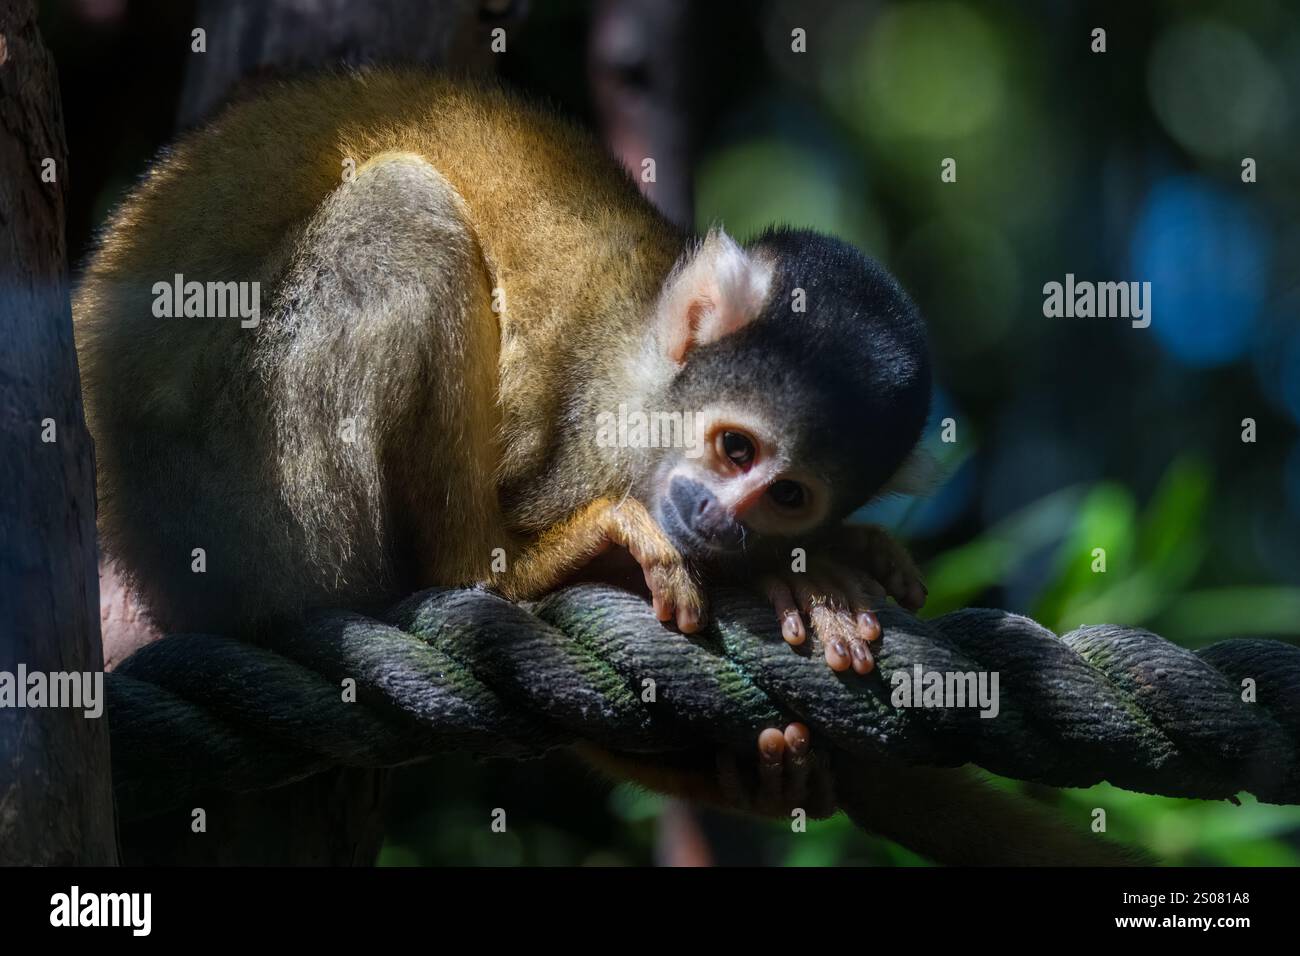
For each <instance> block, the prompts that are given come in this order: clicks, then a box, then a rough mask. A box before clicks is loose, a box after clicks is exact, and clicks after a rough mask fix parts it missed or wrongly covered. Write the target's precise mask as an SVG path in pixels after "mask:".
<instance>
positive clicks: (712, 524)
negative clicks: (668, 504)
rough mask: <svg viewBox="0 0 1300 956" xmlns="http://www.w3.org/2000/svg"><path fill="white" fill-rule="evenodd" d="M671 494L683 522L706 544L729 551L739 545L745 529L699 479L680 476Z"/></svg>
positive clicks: (671, 489)
mask: <svg viewBox="0 0 1300 956" xmlns="http://www.w3.org/2000/svg"><path fill="white" fill-rule="evenodd" d="M668 497H669V500H671V501H672V505H673V509H674V510H675V511H676V512H677V517H678V518H679V519H680V521H681V523H682V524H683V525H685V527H686V529H687V530H688V531H690V532H691V534H692V535H693V536H694V537H696V538H698V539H699V540H700V541H701V542H702V543H703V544H705V545H708V546H709V547H712V548H718V549H721V550H726V551H731V550H734V549H735V548H738V547H740V542H741V541H742V540H743V538H744V528H742V527H741V524H740V522H739V521H737V520H736V519H735V518H734V517H732V515H731V514H730V513H729V512H728V511H727V509H726V508H724V507H723V505H722V502H720V501H718V499H717V497H716V496H715V495H714V494H713V492H712V491H710V490H709V489H708V488H707V487H705V486H704V485H702V484H700V482H698V481H693V480H692V479H690V478H683V477H682V476H680V475H678V476H677V477H676V478H674V479H673V480H672V484H671V485H670V486H669V488H668Z"/></svg>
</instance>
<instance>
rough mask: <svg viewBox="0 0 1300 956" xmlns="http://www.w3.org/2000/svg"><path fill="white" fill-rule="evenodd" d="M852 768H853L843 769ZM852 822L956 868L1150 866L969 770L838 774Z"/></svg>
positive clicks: (893, 767) (854, 766) (902, 768)
mask: <svg viewBox="0 0 1300 956" xmlns="http://www.w3.org/2000/svg"><path fill="white" fill-rule="evenodd" d="M841 763H842V764H848V761H841ZM835 787H836V794H837V796H838V798H839V803H840V807H841V809H843V810H844V812H845V813H847V814H848V816H849V818H850V819H851V820H853V822H854V823H857V824H858V825H859V826H861V827H864V828H865V829H867V830H870V831H872V832H874V833H877V834H879V835H880V836H883V837H885V838H887V839H890V840H893V841H894V842H896V843H899V844H901V845H903V846H905V847H907V848H908V849H910V850H913V851H915V852H917V853H920V854H921V855H923V856H926V857H929V858H930V859H932V860H934V861H935V862H937V863H943V864H948V865H951V866H1143V865H1150V864H1151V863H1152V862H1153V861H1152V860H1150V859H1148V858H1147V857H1146V856H1145V855H1144V854H1142V853H1141V852H1140V851H1138V850H1134V849H1131V848H1128V847H1123V846H1120V845H1119V844H1117V843H1114V842H1112V841H1110V840H1109V839H1107V838H1106V837H1104V836H1102V835H1101V834H1098V833H1094V832H1092V830H1091V829H1090V828H1088V827H1072V826H1070V825H1069V823H1068V821H1066V820H1064V819H1063V818H1061V817H1060V816H1059V815H1057V814H1054V813H1052V812H1051V811H1049V810H1047V809H1046V808H1044V807H1041V806H1038V805H1037V804H1035V803H1033V802H1032V801H1030V800H1029V799H1028V798H1025V797H1021V796H1018V795H1017V794H1014V793H1011V792H1008V791H1005V790H1001V789H998V788H997V787H995V786H993V785H991V784H990V783H988V782H986V781H984V780H981V779H980V778H979V777H978V776H976V775H975V774H974V773H971V772H970V771H967V770H964V769H958V770H952V769H940V768H936V767H914V766H909V765H906V764H902V763H898V762H896V761H892V760H890V761H885V760H882V761H881V763H879V764H875V762H874V761H873V762H871V763H864V762H861V761H854V762H853V763H851V764H848V765H847V766H837V767H836V773H835Z"/></svg>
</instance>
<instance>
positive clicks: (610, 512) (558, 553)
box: [491, 498, 704, 634]
mask: <svg viewBox="0 0 1300 956" xmlns="http://www.w3.org/2000/svg"><path fill="white" fill-rule="evenodd" d="M610 545H617V546H619V547H623V548H627V550H628V551H629V552H630V553H631V555H632V557H633V558H634V559H635V560H636V563H637V564H638V565H640V567H641V571H642V573H643V574H644V575H645V582H646V586H647V587H648V588H649V589H650V595H651V598H652V600H653V602H654V609H655V617H657V618H658V619H659V620H661V621H671V620H674V619H675V620H676V622H677V627H678V629H679V630H681V631H682V633H684V634H691V633H693V632H695V631H697V630H699V629H700V625H701V624H702V622H703V620H704V595H703V593H702V591H701V590H700V586H699V584H698V583H697V582H696V581H695V579H694V577H693V576H692V574H691V570H690V568H689V567H688V566H687V564H686V561H685V559H684V558H683V557H682V555H681V552H679V551H678V550H677V548H676V547H674V546H673V543H672V542H671V541H669V540H668V536H667V535H665V534H664V533H663V531H662V529H660V527H659V524H658V522H656V521H655V520H654V518H652V517H651V516H650V513H649V512H647V511H646V510H645V507H644V506H643V505H642V504H641V502H639V501H637V500H636V499H635V498H625V499H622V500H621V501H613V500H611V499H608V498H600V499H597V500H596V501H593V502H592V503H591V504H589V505H587V506H585V507H584V508H582V509H581V510H580V511H578V512H577V513H576V514H574V515H573V516H572V517H571V518H569V519H568V520H567V521H565V522H563V523H562V524H559V525H557V526H556V527H554V528H551V529H550V530H549V531H547V532H546V533H545V534H543V535H542V536H541V537H540V538H539V539H538V540H537V543H536V544H535V545H533V547H531V548H529V549H528V550H526V551H524V552H523V554H521V555H520V556H519V557H517V558H515V559H514V560H513V561H512V562H511V563H510V566H509V567H508V569H507V570H506V571H505V572H502V573H501V574H499V575H497V576H496V577H495V578H494V579H493V580H492V581H491V586H492V587H493V588H495V589H496V590H498V591H500V592H501V594H502V595H504V596H505V597H507V598H509V599H510V600H512V601H522V600H527V599H529V598H534V597H538V596H540V595H542V594H545V593H546V592H547V591H550V590H552V589H553V588H555V587H556V586H557V585H559V584H560V583H561V582H562V581H563V580H564V579H565V578H566V577H568V576H569V575H571V574H573V573H574V572H575V571H577V570H579V569H581V568H582V567H584V566H585V565H586V564H587V563H588V562H590V561H591V559H592V558H594V557H596V556H597V555H599V554H600V553H601V552H602V551H604V550H605V549H606V548H608V547H609V546H610Z"/></svg>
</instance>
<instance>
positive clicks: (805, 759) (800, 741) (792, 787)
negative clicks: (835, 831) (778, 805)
mask: <svg viewBox="0 0 1300 956" xmlns="http://www.w3.org/2000/svg"><path fill="white" fill-rule="evenodd" d="M783 735H784V737H785V792H784V793H783V794H782V797H783V803H784V807H783V809H789V808H792V807H797V806H801V805H802V804H803V803H804V802H805V801H806V800H807V798H808V774H809V772H810V771H811V770H812V764H813V758H812V735H811V734H810V733H809V732H808V728H807V727H806V726H804V725H803V724H801V723H798V722H797V721H796V722H795V723H791V724H786V727H785V731H784V734H783Z"/></svg>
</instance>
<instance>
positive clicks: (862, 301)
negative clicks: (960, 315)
mask: <svg viewBox="0 0 1300 956" xmlns="http://www.w3.org/2000/svg"><path fill="white" fill-rule="evenodd" d="M746 248H747V250H748V251H749V252H750V254H752V255H755V256H760V257H766V258H768V259H769V260H770V261H772V262H773V263H774V264H775V272H774V275H773V278H772V288H771V293H770V294H769V295H768V297H767V300H766V303H765V305H764V307H763V311H762V313H761V314H760V315H759V316H758V317H756V318H755V319H754V320H752V321H751V322H749V324H748V325H746V326H745V327H744V328H742V329H740V330H739V331H737V332H735V333H733V334H731V335H729V336H726V337H725V338H723V339H720V340H719V341H716V342H712V343H710V344H708V345H703V346H700V347H699V348H698V349H696V350H695V351H694V352H692V353H691V355H690V356H689V357H688V359H687V361H686V364H685V366H684V367H683V368H682V370H681V372H680V373H679V375H678V377H677V379H676V381H675V382H674V383H673V387H672V392H673V394H674V404H675V405H678V406H679V407H683V408H695V407H701V406H703V405H705V404H707V403H708V401H710V400H717V399H719V398H721V399H731V400H734V401H736V402H737V403H739V404H744V405H746V406H747V407H754V406H755V405H757V406H758V407H761V408H765V409H766V410H767V414H768V415H769V416H770V417H771V418H772V420H773V421H775V422H777V423H778V424H779V425H781V426H782V427H784V426H785V425H786V424H788V425H789V426H790V432H789V434H792V435H797V437H798V444H797V445H796V448H795V454H796V456H797V457H798V458H799V459H800V460H801V462H803V463H804V464H806V465H808V466H809V467H811V468H813V469H814V470H817V471H820V472H822V473H823V474H824V475H825V476H826V478H828V479H829V480H830V481H831V483H832V487H833V488H834V498H835V501H834V503H833V505H832V510H833V512H834V513H835V514H836V516H837V517H838V516H843V515H844V514H847V513H848V512H850V511H852V510H853V509H855V508H857V507H859V506H861V505H862V504H863V503H865V502H866V501H867V500H868V499H869V498H870V497H871V496H872V495H873V494H875V493H876V492H877V491H879V490H880V488H881V487H882V486H883V485H884V484H885V482H886V481H888V479H889V478H890V477H891V476H892V475H893V474H894V473H895V472H896V471H897V470H898V468H899V466H900V465H901V464H902V463H903V461H904V460H905V459H906V458H907V456H908V455H909V454H910V453H911V451H912V449H913V448H914V447H915V446H916V444H917V440H918V438H919V437H920V433H921V429H922V427H923V426H924V425H925V421H926V418H927V417H928V415H929V411H930V360H929V352H928V347H927V344H926V335H925V325H924V323H923V321H922V320H921V316H920V314H919V312H918V311H917V309H916V306H915V305H914V304H913V303H912V300H911V299H910V298H908V296H907V293H906V292H904V291H903V289H902V287H901V286H900V285H899V284H898V282H897V281H896V280H895V279H894V278H893V276H891V275H890V274H889V273H888V272H886V271H885V270H884V268H882V267H881V266H880V265H879V264H878V263H877V262H875V261H874V260H873V259H871V258H869V257H868V256H866V255H864V254H863V253H861V252H859V251H858V250H857V249H855V248H854V247H853V246H851V245H849V244H848V243H846V242H842V241H841V240H839V239H834V238H832V237H830V236H824V235H820V234H819V233H816V232H811V231H808V230H803V229H788V228H773V229H769V230H767V231H766V232H764V233H763V234H762V235H760V236H758V237H757V238H756V239H754V240H753V241H752V242H750V243H749V244H748V245H747V246H746ZM796 289H802V290H803V291H804V296H803V299H804V303H803V305H804V311H802V312H798V311H794V306H795V296H794V293H795V290H796Z"/></svg>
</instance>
